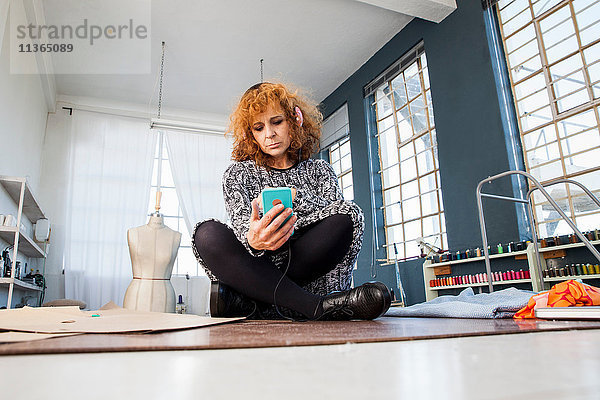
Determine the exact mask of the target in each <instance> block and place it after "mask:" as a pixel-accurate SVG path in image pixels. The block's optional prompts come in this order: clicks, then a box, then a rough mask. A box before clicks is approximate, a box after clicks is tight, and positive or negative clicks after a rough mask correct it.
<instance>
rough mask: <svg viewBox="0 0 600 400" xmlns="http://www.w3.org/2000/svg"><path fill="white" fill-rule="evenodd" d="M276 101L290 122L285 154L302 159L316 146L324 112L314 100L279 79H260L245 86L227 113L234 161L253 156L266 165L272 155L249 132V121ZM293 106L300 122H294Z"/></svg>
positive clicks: (250, 131)
mask: <svg viewBox="0 0 600 400" xmlns="http://www.w3.org/2000/svg"><path fill="white" fill-rule="evenodd" d="M277 105H278V106H280V107H281V109H282V110H283V113H284V115H285V118H286V119H287V121H288V123H289V126H290V138H291V142H290V147H289V148H288V150H287V154H288V157H289V159H290V160H291V161H292V163H294V164H295V163H296V162H299V161H304V160H306V159H308V158H309V157H310V156H311V155H312V154H314V153H316V152H317V151H318V150H319V139H320V138H321V125H322V123H323V115H322V114H321V112H320V111H319V110H318V108H317V106H316V104H314V103H313V102H311V101H310V100H308V99H307V98H305V97H304V96H302V95H300V94H298V90H295V91H294V92H292V91H291V90H289V89H288V88H287V87H286V86H284V85H283V84H281V83H270V82H263V83H258V84H256V85H254V86H252V87H250V88H249V89H248V90H246V92H245V93H244V94H243V95H242V98H241V99H240V101H239V103H238V105H237V107H236V108H235V110H234V111H233V113H232V114H231V116H230V125H229V129H228V131H227V133H231V134H232V135H233V137H234V143H233V152H232V154H231V156H232V158H233V159H234V160H235V161H246V160H254V162H255V163H256V165H259V166H263V167H267V168H268V167H269V165H268V164H269V160H270V158H271V156H270V155H268V154H265V153H263V152H262V151H261V149H260V146H259V145H258V143H257V142H256V140H255V139H254V135H253V134H252V129H251V124H252V122H253V119H254V117H255V116H256V115H258V114H261V113H263V112H265V111H266V110H267V108H268V107H269V106H277ZM295 107H299V108H300V110H301V111H302V115H303V117H304V122H303V124H302V126H298V124H297V123H296V111H295Z"/></svg>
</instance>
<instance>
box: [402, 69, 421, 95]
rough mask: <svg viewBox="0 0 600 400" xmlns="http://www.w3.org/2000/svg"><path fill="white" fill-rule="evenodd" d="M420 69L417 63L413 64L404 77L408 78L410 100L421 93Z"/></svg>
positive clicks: (407, 87)
mask: <svg viewBox="0 0 600 400" xmlns="http://www.w3.org/2000/svg"><path fill="white" fill-rule="evenodd" d="M418 72H419V67H418V66H417V63H413V64H412V65H411V66H410V67H409V68H408V69H407V70H406V71H404V76H405V77H406V91H407V92H408V98H409V99H412V98H413V97H415V96H416V95H418V94H419V93H421V78H420V77H419V73H418Z"/></svg>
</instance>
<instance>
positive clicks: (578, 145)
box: [561, 129, 600, 156]
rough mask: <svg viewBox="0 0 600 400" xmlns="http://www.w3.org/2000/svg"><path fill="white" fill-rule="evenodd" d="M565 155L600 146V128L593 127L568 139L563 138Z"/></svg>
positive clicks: (562, 143)
mask: <svg viewBox="0 0 600 400" xmlns="http://www.w3.org/2000/svg"><path fill="white" fill-rule="evenodd" d="M561 146H562V152H563V155H565V156H569V155H571V154H573V153H578V152H580V151H584V150H586V149H589V148H593V147H597V146H600V134H599V133H598V129H592V130H589V131H586V132H584V133H580V134H578V135H575V136H570V137H568V138H567V139H564V140H561Z"/></svg>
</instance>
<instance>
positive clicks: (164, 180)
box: [160, 160, 175, 187]
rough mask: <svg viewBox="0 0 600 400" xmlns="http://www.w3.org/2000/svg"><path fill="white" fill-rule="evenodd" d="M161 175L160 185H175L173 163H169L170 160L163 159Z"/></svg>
mask: <svg viewBox="0 0 600 400" xmlns="http://www.w3.org/2000/svg"><path fill="white" fill-rule="evenodd" d="M161 172H162V173H161V177H160V185H161V186H171V187H172V186H175V184H174V183H173V175H172V174H171V165H170V164H169V160H163V161H162V171H161Z"/></svg>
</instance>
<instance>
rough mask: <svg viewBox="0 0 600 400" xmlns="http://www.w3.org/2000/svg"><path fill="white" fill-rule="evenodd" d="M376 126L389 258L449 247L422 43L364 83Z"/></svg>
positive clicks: (429, 90) (404, 256)
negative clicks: (422, 244) (423, 246)
mask: <svg viewBox="0 0 600 400" xmlns="http://www.w3.org/2000/svg"><path fill="white" fill-rule="evenodd" d="M365 95H367V98H368V99H369V100H372V103H371V114H372V116H373V119H374V120H375V124H376V129H377V134H376V135H377V141H378V144H379V160H380V168H381V169H380V171H379V174H380V176H381V185H382V190H383V215H384V219H385V234H386V247H387V257H388V259H394V258H396V254H395V251H394V246H393V244H394V243H395V244H396V248H397V250H398V254H397V257H398V258H407V257H414V256H418V255H419V254H420V250H419V247H418V246H417V243H416V241H415V239H417V238H418V237H423V238H424V239H425V241H426V242H427V243H430V244H434V245H436V246H438V247H443V248H447V247H448V246H447V238H446V228H445V221H444V211H443V204H442V193H441V190H440V175H439V164H438V156H437V142H436V131H435V122H434V118H433V106H432V102H431V89H430V87H429V75H428V72H427V58H426V57H425V52H424V50H423V47H422V45H419V46H418V47H417V48H416V49H415V50H414V51H411V52H410V53H409V54H408V55H407V56H405V57H403V58H402V59H400V60H399V61H398V62H397V63H396V64H395V65H393V66H392V67H390V69H388V71H386V72H384V74H382V76H381V77H379V78H377V79H375V80H374V81H373V83H371V84H370V85H368V86H367V87H366V88H365Z"/></svg>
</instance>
